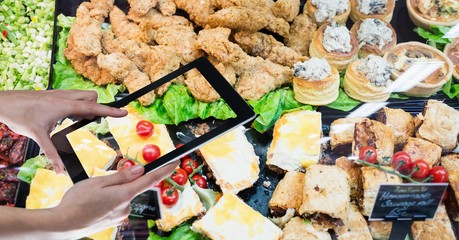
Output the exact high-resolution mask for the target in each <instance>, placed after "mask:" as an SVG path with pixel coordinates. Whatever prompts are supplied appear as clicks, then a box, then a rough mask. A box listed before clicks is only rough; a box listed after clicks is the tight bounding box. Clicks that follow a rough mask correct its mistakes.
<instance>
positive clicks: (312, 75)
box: [293, 57, 339, 105]
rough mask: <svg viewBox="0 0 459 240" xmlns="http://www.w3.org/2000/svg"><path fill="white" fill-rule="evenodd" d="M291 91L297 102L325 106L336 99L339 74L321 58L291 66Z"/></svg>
mask: <svg viewBox="0 0 459 240" xmlns="http://www.w3.org/2000/svg"><path fill="white" fill-rule="evenodd" d="M293 75H294V78H293V91H294V93H295V99H296V100H297V101H298V102H301V103H304V104H310V105H327V104H329V103H332V102H334V101H335V100H336V99H337V98H338V93H339V72H338V70H337V69H336V68H335V67H333V66H330V64H328V62H327V60H325V59H323V58H315V57H313V58H311V59H309V60H308V61H304V62H297V63H295V65H294V66H293Z"/></svg>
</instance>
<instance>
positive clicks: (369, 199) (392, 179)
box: [359, 166, 402, 216]
mask: <svg viewBox="0 0 459 240" xmlns="http://www.w3.org/2000/svg"><path fill="white" fill-rule="evenodd" d="M387 168H388V167H387ZM389 169H390V168H389ZM360 174H361V176H362V178H361V184H362V186H361V187H360V191H361V192H360V199H359V206H360V210H361V212H362V214H363V215H365V216H370V214H371V210H372V208H373V205H374V204H375V201H376V196H377V195H378V189H379V185H381V184H382V183H391V184H397V183H402V179H401V178H400V177H399V176H397V175H394V174H390V173H386V172H384V171H383V170H380V169H377V168H374V167H367V166H365V167H362V168H361V173H360Z"/></svg>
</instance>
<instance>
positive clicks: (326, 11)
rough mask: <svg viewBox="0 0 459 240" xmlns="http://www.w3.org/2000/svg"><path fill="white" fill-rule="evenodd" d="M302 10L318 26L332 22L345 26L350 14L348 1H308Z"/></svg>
mask: <svg viewBox="0 0 459 240" xmlns="http://www.w3.org/2000/svg"><path fill="white" fill-rule="evenodd" d="M304 10H306V11H305V12H307V13H308V14H309V16H311V17H312V19H313V20H314V22H316V23H317V24H319V25H322V24H324V23H327V22H333V21H334V22H337V23H339V24H346V21H347V18H348V17H349V14H350V13H351V7H350V4H349V0H334V1H328V0H309V1H307V2H306V5H305V6H304Z"/></svg>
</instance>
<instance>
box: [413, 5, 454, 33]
mask: <svg viewBox="0 0 459 240" xmlns="http://www.w3.org/2000/svg"><path fill="white" fill-rule="evenodd" d="M406 7H407V8H408V15H409V16H410V18H411V20H412V21H413V23H414V24H415V25H416V26H418V27H422V28H424V29H430V26H434V25H436V26H438V25H441V26H454V25H456V24H457V23H459V12H458V9H459V2H458V1H457V0H406Z"/></svg>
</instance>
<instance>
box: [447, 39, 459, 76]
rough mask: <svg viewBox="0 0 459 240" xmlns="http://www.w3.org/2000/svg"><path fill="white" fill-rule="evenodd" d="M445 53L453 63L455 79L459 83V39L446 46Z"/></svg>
mask: <svg viewBox="0 0 459 240" xmlns="http://www.w3.org/2000/svg"><path fill="white" fill-rule="evenodd" d="M443 52H444V53H445V54H446V56H448V58H449V60H451V62H452V63H453V77H454V78H455V79H456V81H457V82H459V38H456V39H454V40H453V42H452V43H448V44H447V45H446V46H445V49H444V50H443Z"/></svg>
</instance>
